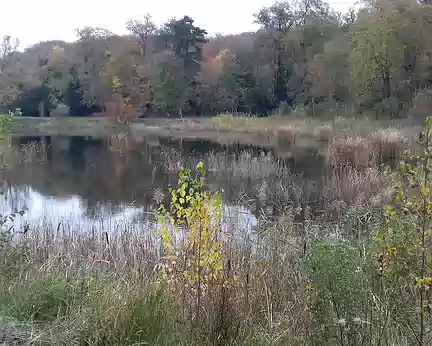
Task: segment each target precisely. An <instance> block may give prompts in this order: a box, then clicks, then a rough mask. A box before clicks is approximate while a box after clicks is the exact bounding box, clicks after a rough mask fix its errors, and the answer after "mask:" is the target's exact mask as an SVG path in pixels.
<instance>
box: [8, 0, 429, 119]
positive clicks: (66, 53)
mask: <svg viewBox="0 0 432 346" xmlns="http://www.w3.org/2000/svg"><path fill="white" fill-rule="evenodd" d="M251 20H254V21H255V22H256V23H258V24H259V25H260V29H259V30H258V31H257V32H247V33H243V34H240V35H226V36H222V35H216V36H214V37H209V36H208V34H207V32H206V30H205V28H200V27H198V26H196V25H195V23H194V20H193V19H192V18H190V17H188V16H185V17H183V18H180V19H172V20H170V21H168V22H167V23H165V24H163V25H161V26H157V25H156V24H155V23H154V22H153V21H152V18H151V16H150V15H146V16H144V17H143V18H139V19H136V20H130V21H128V22H127V23H126V28H127V29H128V31H129V34H128V35H125V36H119V35H116V34H115V33H113V32H111V31H109V30H107V29H104V28H97V27H85V28H83V29H79V30H77V37H78V39H77V40H76V41H75V42H73V43H66V42H63V41H49V42H41V43H38V44H36V45H34V46H32V47H30V48H28V49H26V50H25V51H24V52H20V51H18V41H16V40H14V39H13V38H12V37H10V36H4V37H3V41H2V42H1V43H0V108H1V109H2V110H3V112H4V111H7V110H9V109H16V108H19V109H21V111H22V113H23V114H24V115H28V116H47V115H49V114H51V113H52V112H53V111H59V110H63V113H64V114H66V115H71V116H82V115H91V114H105V115H110V116H116V117H123V118H127V117H134V116H161V117H177V116H187V115H194V116H202V115H211V114H218V113H221V112H235V113H249V114H260V115H266V114H270V113H272V112H274V111H275V110H279V111H280V112H281V113H283V114H289V113H290V111H291V110H293V109H298V108H301V109H303V110H304V111H305V112H306V113H309V114H313V115H316V114H319V113H320V111H323V112H326V113H328V112H334V111H338V110H340V109H345V110H347V109H349V110H351V111H353V112H363V111H374V112H375V113H376V114H377V115H381V114H382V115H389V116H398V115H401V114H405V113H406V112H407V111H408V110H410V111H411V112H414V113H415V112H425V110H426V111H427V110H428V109H430V107H431V106H432V101H431V100H432V92H431V91H430V89H429V88H430V87H431V85H432V40H431V39H430V37H429V34H430V32H431V31H432V5H431V3H430V0H424V1H423V2H416V1H413V0H396V1H390V0H366V1H364V2H363V3H362V5H361V7H360V8H359V9H358V10H357V11H354V10H350V11H349V12H348V13H346V14H341V13H338V12H336V11H335V10H334V9H332V8H331V7H330V6H329V5H328V4H327V3H325V2H324V1H323V0H290V1H279V2H276V3H275V4H274V5H272V6H269V7H265V8H263V9H261V10H260V11H259V12H258V13H257V14H255V16H254V18H251Z"/></svg>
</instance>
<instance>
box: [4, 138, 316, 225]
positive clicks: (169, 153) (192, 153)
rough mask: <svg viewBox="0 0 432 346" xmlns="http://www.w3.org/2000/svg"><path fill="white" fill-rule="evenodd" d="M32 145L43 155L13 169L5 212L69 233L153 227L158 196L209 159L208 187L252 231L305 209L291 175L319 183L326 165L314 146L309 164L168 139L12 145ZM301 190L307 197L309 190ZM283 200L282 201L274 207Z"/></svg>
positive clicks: (229, 219) (230, 216)
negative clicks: (289, 205) (183, 169)
mask: <svg viewBox="0 0 432 346" xmlns="http://www.w3.org/2000/svg"><path fill="white" fill-rule="evenodd" d="M34 143H37V146H38V147H42V148H43V150H41V151H39V152H38V151H37V150H33V149H32V150H33V151H32V150H29V149H28V151H27V156H28V157H27V158H26V160H24V161H25V162H22V163H19V164H14V165H11V166H10V167H9V169H8V171H7V173H6V176H5V180H6V182H7V191H6V192H5V193H4V194H3V195H1V196H0V209H1V212H3V213H7V212H10V211H13V210H21V209H26V214H25V216H24V217H23V218H22V220H20V221H16V227H17V228H20V227H23V225H24V224H25V223H28V224H29V225H30V226H32V225H33V227H36V226H35V225H37V226H39V225H41V224H45V225H47V224H50V226H51V227H57V228H58V227H59V226H58V225H60V224H61V225H62V227H65V225H67V227H69V229H71V230H82V229H84V230H85V229H87V230H88V229H91V228H97V229H98V230H113V229H119V228H122V227H140V228H145V229H148V228H151V227H152V225H153V218H152V217H151V212H152V211H153V210H154V208H155V206H156V201H155V195H157V194H159V195H160V194H161V193H163V192H165V191H167V188H168V186H169V185H170V184H173V183H175V181H176V179H177V177H176V173H177V172H178V169H179V167H180V166H188V165H192V164H195V163H197V162H199V161H201V160H204V161H205V162H206V163H207V165H208V167H209V170H210V176H209V184H210V185H211V186H212V187H214V188H216V189H218V190H220V191H223V194H224V197H225V202H226V204H225V215H226V217H225V223H226V226H227V227H228V228H230V229H233V228H236V227H237V228H238V227H241V228H242V229H245V230H251V229H253V228H254V227H256V226H257V224H258V220H259V219H261V218H262V216H263V215H264V216H265V217H271V216H272V215H276V214H279V213H282V212H283V208H284V205H283V204H284V203H285V204H286V201H291V200H292V202H293V203H300V202H299V201H295V199H296V198H297V197H296V194H298V193H299V192H298V191H295V190H296V188H297V187H296V185H295V183H294V181H293V179H294V178H293V177H295V174H301V177H299V179H298V181H296V184H298V182H299V181H301V182H302V184H303V182H304V181H306V180H308V179H312V180H314V179H315V178H314V176H317V177H319V176H320V174H321V168H320V167H321V166H322V165H321V163H320V161H319V157H317V156H316V153H317V150H312V152H311V153H309V151H310V150H311V149H309V148H307V149H306V154H307V155H306V158H305V156H304V155H300V156H295V155H286V157H285V158H277V157H278V153H275V152H271V151H270V150H263V149H261V148H256V147H253V146H247V147H246V146H240V145H231V146H222V145H218V144H215V143H211V142H203V141H182V140H180V141H178V140H176V141H175V140H171V139H169V138H157V140H156V139H155V138H153V139H152V138H141V139H137V138H133V137H130V136H113V137H110V138H91V137H44V138H29V137H27V138H13V140H12V144H13V145H14V146H15V147H17V148H18V147H22V146H26V148H33V147H32V145H34ZM38 155H39V156H40V157H39V156H38ZM308 155H310V156H308ZM279 156H281V155H279ZM293 157H295V158H296V160H293ZM311 158H312V159H311ZM311 160H312V161H311ZM311 162H313V165H311ZM311 166H312V167H313V168H312V169H311V168H310V167H311ZM285 172H289V175H285ZM297 189H298V188H297ZM301 189H302V192H301V193H304V191H307V189H304V187H301ZM278 198H279V199H281V201H279V202H280V203H276V202H278ZM302 198H304V196H302ZM297 199H299V198H297ZM281 204H282V205H281ZM126 225H127V226H126ZM239 225H240V226H239Z"/></svg>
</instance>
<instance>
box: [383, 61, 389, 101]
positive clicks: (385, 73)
mask: <svg viewBox="0 0 432 346" xmlns="http://www.w3.org/2000/svg"><path fill="white" fill-rule="evenodd" d="M381 79H382V84H383V85H382V96H383V99H387V98H389V97H391V84H390V71H389V69H388V68H386V69H382V70H381Z"/></svg>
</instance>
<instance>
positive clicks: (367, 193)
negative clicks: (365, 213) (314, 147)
mask: <svg viewBox="0 0 432 346" xmlns="http://www.w3.org/2000/svg"><path fill="white" fill-rule="evenodd" d="M325 190H326V192H325V195H326V199H327V200H328V201H329V202H330V201H334V202H337V203H339V202H341V203H342V204H343V205H345V206H351V207H354V208H357V209H358V208H369V207H371V208H374V207H381V206H382V205H383V204H384V203H386V202H388V200H389V198H390V196H391V191H392V188H391V186H389V185H388V179H387V178H386V177H385V176H384V175H383V174H382V173H381V172H379V170H378V169H376V168H367V169H366V170H358V169H356V168H353V167H349V166H348V167H344V168H340V169H336V170H334V171H333V172H332V173H331V174H330V177H329V178H328V180H327V181H326V182H325Z"/></svg>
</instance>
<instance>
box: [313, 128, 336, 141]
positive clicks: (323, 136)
mask: <svg viewBox="0 0 432 346" xmlns="http://www.w3.org/2000/svg"><path fill="white" fill-rule="evenodd" d="M314 137H315V138H317V139H318V140H319V141H323V142H328V141H329V140H330V139H331V138H332V137H333V127H332V126H331V125H328V124H327V125H321V126H318V127H316V128H315V130H314Z"/></svg>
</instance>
